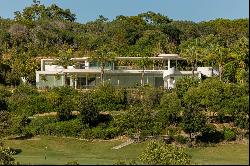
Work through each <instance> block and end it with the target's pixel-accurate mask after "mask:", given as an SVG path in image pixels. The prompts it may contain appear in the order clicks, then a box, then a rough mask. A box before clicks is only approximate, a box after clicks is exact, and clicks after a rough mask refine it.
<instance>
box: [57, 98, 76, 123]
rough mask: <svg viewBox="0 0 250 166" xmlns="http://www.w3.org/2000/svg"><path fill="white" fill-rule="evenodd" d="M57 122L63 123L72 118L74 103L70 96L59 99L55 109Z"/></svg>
mask: <svg viewBox="0 0 250 166" xmlns="http://www.w3.org/2000/svg"><path fill="white" fill-rule="evenodd" d="M55 110H56V112H57V117H58V120H59V121H65V120H69V119H71V118H72V111H74V103H73V101H72V97H71V96H64V97H61V98H60V99H59V104H58V106H57V107H56V108H55Z"/></svg>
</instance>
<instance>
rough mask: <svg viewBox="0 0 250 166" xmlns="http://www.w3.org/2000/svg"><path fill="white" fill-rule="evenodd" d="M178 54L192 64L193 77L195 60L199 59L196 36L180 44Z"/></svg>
mask: <svg viewBox="0 0 250 166" xmlns="http://www.w3.org/2000/svg"><path fill="white" fill-rule="evenodd" d="M180 50H181V51H180V55H181V56H182V57H183V58H185V59H186V60H187V61H188V63H190V64H191V66H192V76H193V77H194V70H195V68H196V67H197V62H198V61H199V59H200V55H201V48H200V41H199V39H198V38H196V39H191V40H188V41H186V42H184V43H182V44H181V45H180Z"/></svg>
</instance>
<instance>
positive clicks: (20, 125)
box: [10, 115, 31, 135]
mask: <svg viewBox="0 0 250 166" xmlns="http://www.w3.org/2000/svg"><path fill="white" fill-rule="evenodd" d="M30 121H31V120H30V119H28V117H27V116H26V115H14V116H11V127H10V131H11V134H15V135H27V134H29V133H28V131H27V130H26V126H27V125H28V124H29V123H30Z"/></svg>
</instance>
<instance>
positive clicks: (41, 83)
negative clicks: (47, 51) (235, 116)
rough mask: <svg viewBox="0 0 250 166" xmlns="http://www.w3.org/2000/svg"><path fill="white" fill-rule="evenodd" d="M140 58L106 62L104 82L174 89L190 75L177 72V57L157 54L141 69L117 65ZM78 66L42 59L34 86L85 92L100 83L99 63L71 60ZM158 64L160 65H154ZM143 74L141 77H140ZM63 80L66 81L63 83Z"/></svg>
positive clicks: (208, 71)
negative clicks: (72, 88)
mask: <svg viewBox="0 0 250 166" xmlns="http://www.w3.org/2000/svg"><path fill="white" fill-rule="evenodd" d="M142 59H143V57H116V58H115V60H114V61H112V62H108V63H107V64H106V65H105V68H104V73H105V74H104V81H105V82H110V83H111V84H112V85H114V86H121V87H135V86H138V85H141V84H150V85H152V86H154V87H161V86H162V87H164V88H168V89H170V88H174V85H175V82H176V80H177V79H179V78H180V77H182V76H184V75H192V71H182V70H179V69H178V61H181V60H185V59H182V58H181V57H179V55H177V54H160V55H158V56H157V57H148V60H150V61H152V62H154V63H152V65H150V66H147V67H146V68H145V69H144V70H143V69H140V68H139V67H137V66H131V65H121V64H122V63H118V62H126V61H130V62H133V61H134V62H135V61H140V60H142ZM72 60H73V61H74V62H75V63H77V64H78V65H73V66H68V67H67V69H64V68H63V67H62V66H58V65H55V64H54V62H55V59H41V71H36V86H37V87H38V88H45V87H50V88H52V87H58V86H64V85H65V84H66V85H69V86H72V87H74V88H75V89H88V88H92V87H94V86H96V85H98V84H99V83H100V82H101V79H100V75H101V69H100V67H99V65H98V63H96V62H94V61H90V58H88V57H83V58H72ZM157 62H160V63H158V64H161V65H156V64H157ZM213 71H215V70H212V68H211V67H198V68H197V70H196V71H194V74H195V75H196V76H198V77H201V75H206V76H207V77H211V76H212V75H213V74H214V72H213ZM142 75H144V76H142ZM65 79H66V80H65Z"/></svg>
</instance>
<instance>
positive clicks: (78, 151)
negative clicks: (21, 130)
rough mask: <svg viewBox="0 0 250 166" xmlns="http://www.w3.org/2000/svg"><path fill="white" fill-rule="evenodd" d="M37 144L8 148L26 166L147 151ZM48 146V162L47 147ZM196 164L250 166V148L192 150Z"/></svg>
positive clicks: (41, 140)
mask: <svg viewBox="0 0 250 166" xmlns="http://www.w3.org/2000/svg"><path fill="white" fill-rule="evenodd" d="M35 138H36V139H35V140H6V141H5V146H10V147H13V148H19V149H22V152H21V153H19V154H18V155H16V156H15V157H16V161H19V162H21V163H22V164H29V163H30V164H65V163H66V162H68V161H73V160H77V161H78V162H79V163H80V164H113V163H114V162H115V161H117V160H119V159H120V160H125V159H126V160H131V159H136V157H137V156H138V155H139V154H140V153H141V152H142V151H143V149H144V148H145V145H146V143H145V142H144V143H140V144H131V145H128V146H126V147H123V148H121V149H118V150H113V149H111V148H112V147H114V146H116V145H119V144H120V143H122V141H118V140H116V141H94V142H91V141H83V140H76V139H71V138H57V137H35ZM46 146H47V152H46V156H47V159H46V160H45V157H44V156H45V147H46ZM188 151H189V153H190V154H191V155H192V156H193V159H192V160H193V162H194V163H196V164H248V161H249V158H248V154H249V150H248V145H239V144H229V145H220V146H218V147H208V148H196V149H189V150H188Z"/></svg>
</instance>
